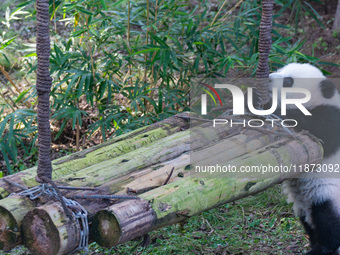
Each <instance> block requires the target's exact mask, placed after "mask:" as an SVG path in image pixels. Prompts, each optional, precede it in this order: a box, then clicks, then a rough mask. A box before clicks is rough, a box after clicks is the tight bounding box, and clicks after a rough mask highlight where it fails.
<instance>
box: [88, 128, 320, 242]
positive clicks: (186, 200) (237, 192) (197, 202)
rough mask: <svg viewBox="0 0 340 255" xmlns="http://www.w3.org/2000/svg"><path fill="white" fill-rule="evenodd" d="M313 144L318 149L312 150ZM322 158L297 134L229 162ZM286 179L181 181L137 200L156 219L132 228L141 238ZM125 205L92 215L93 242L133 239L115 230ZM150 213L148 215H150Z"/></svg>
mask: <svg viewBox="0 0 340 255" xmlns="http://www.w3.org/2000/svg"><path fill="white" fill-rule="evenodd" d="M316 143H318V144H319V146H315V144H316ZM321 155H322V149H321V146H320V143H319V142H318V141H316V140H315V139H314V138H311V137H310V136H307V135H304V134H298V135H296V140H291V139H290V140H289V141H287V140H286V141H285V142H284V143H283V144H280V146H278V143H273V144H272V146H266V147H264V148H262V150H260V151H257V153H252V152H250V153H247V154H245V155H243V156H239V157H236V158H234V159H233V160H232V161H231V162H232V164H233V165H235V166H241V165H243V166H246V165H248V166H252V165H254V162H260V163H261V164H263V165H266V164H267V165H272V166H277V165H290V164H293V165H300V164H305V163H306V162H309V163H320V162H321V160H322V156H321ZM212 162H213V161H212ZM293 175H296V173H293ZM289 176H290V177H292V173H288V174H279V175H276V176H274V177H271V178H270V179H269V180H268V176H266V175H261V174H260V175H257V176H251V177H246V176H243V177H242V178H232V177H231V176H229V178H222V177H221V178H212V177H210V178H202V177H201V176H198V175H194V176H193V177H188V178H183V179H181V180H178V181H176V182H174V183H171V184H168V185H165V186H162V187H159V188H156V189H153V190H151V191H148V192H146V193H143V194H141V195H139V197H140V198H143V199H145V200H147V201H149V204H150V207H151V208H152V210H153V211H154V212H155V217H154V219H153V220H150V219H148V222H151V221H152V222H153V224H152V226H150V228H149V229H145V228H142V227H143V226H144V225H143V224H144V223H145V221H144V220H139V221H137V222H134V223H135V224H136V225H135V228H140V229H143V231H141V232H139V235H140V236H141V235H144V234H146V233H147V232H149V231H151V230H154V229H158V228H161V227H164V226H167V225H171V224H174V223H177V222H180V221H182V220H185V219H187V218H188V217H191V216H194V215H196V214H198V213H201V212H203V211H206V210H209V209H211V208H214V207H216V206H219V205H222V204H224V203H228V202H231V201H235V200H237V199H240V198H243V197H245V196H249V195H253V194H256V193H258V192H260V191H262V190H264V189H266V188H268V187H271V186H273V185H274V184H277V183H279V182H281V181H283V180H284V179H285V178H287V177H289ZM226 177H228V176H226ZM128 203H131V202H130V201H125V202H124V205H120V203H119V204H114V205H112V206H110V207H108V208H107V209H105V210H103V211H99V212H98V213H97V214H96V215H95V217H94V219H93V223H92V226H91V228H92V229H93V230H92V233H94V235H93V239H94V240H95V241H96V242H97V243H99V244H100V245H102V246H106V247H112V246H114V245H117V244H119V243H120V242H121V241H127V237H134V236H135V233H133V232H132V231H131V230H130V229H125V228H124V227H123V225H122V226H120V225H119V226H117V224H119V223H120V221H121V220H122V219H121V216H120V215H118V214H117V213H116V212H117V211H118V210H119V208H120V207H121V206H124V208H125V207H128ZM152 210H151V209H150V210H149V211H151V212H152ZM151 214H152V213H151ZM151 214H150V215H151ZM152 215H153V214H152ZM108 221H109V222H108ZM138 224H140V225H138ZM103 226H105V227H103ZM108 226H115V229H118V230H119V231H114V232H112V231H111V232H110V231H107V229H108Z"/></svg>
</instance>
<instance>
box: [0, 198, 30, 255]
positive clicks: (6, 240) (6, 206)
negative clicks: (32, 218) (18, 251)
mask: <svg viewBox="0 0 340 255" xmlns="http://www.w3.org/2000/svg"><path fill="white" fill-rule="evenodd" d="M34 206H35V203H34V202H32V201H31V200H29V199H27V198H24V197H21V196H17V195H14V196H10V197H7V198H5V199H3V200H0V250H5V251H8V250H11V249H12V248H14V247H15V246H16V245H18V244H20V242H21V234H20V226H21V222H22V220H23V218H24V216H25V215H26V213H27V212H29V211H30V210H32V209H33V208H34Z"/></svg>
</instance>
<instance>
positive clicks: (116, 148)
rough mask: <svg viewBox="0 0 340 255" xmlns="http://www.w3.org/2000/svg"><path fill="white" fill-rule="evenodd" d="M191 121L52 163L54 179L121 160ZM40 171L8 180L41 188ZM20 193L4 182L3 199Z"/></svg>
mask: <svg viewBox="0 0 340 255" xmlns="http://www.w3.org/2000/svg"><path fill="white" fill-rule="evenodd" d="M188 117H189V114H188V113H182V114H178V115H175V116H173V117H170V118H168V119H166V120H163V121H160V122H157V123H155V124H152V125H150V126H147V127H143V128H140V129H137V130H135V131H132V132H129V133H127V134H124V135H122V136H119V137H116V138H113V139H111V140H109V141H107V142H104V143H103V144H100V145H97V146H94V147H91V148H89V149H86V150H83V151H80V152H77V153H74V154H71V155H68V156H65V157H62V158H60V159H56V160H54V161H53V162H52V167H53V179H54V180H58V179H60V178H61V177H63V176H65V175H67V174H70V173H72V172H77V171H79V170H81V169H84V168H86V167H89V166H92V165H95V164H98V163H99V164H100V163H101V162H104V161H106V160H108V159H112V158H116V157H119V156H121V155H123V154H126V153H129V152H131V151H134V150H136V149H138V148H140V147H143V146H146V145H147V144H150V143H153V142H154V141H158V140H160V139H162V138H164V137H167V136H169V135H171V134H174V133H176V132H179V131H182V130H185V129H188V128H189V122H188V120H186V118H188ZM36 170H37V168H36V167H33V168H30V169H28V170H25V171H22V172H19V173H17V174H14V175H11V176H7V177H5V178H6V179H8V180H10V181H13V182H16V183H19V184H21V185H26V186H35V185H38V184H37V182H36V181H35V176H36ZM17 191H19V189H18V188H16V187H13V186H11V185H9V184H8V183H6V182H4V181H3V180H1V179H0V198H3V197H7V196H8V195H9V194H10V193H12V192H17Z"/></svg>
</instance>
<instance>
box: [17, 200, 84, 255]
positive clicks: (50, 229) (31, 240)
mask: <svg viewBox="0 0 340 255" xmlns="http://www.w3.org/2000/svg"><path fill="white" fill-rule="evenodd" d="M21 229H22V235H23V243H24V244H25V246H26V247H27V248H28V249H29V250H30V251H31V252H32V253H33V254H39V255H59V254H67V253H69V252H71V251H73V250H75V249H76V248H77V246H78V244H79V240H80V233H79V224H78V223H77V222H76V221H71V220H69V219H68V218H67V216H66V215H65V213H64V211H63V209H62V207H61V205H60V204H59V203H53V204H50V205H45V206H41V207H38V208H36V209H34V210H32V211H30V212H28V213H27V214H26V216H25V218H24V220H23V223H22V225H21Z"/></svg>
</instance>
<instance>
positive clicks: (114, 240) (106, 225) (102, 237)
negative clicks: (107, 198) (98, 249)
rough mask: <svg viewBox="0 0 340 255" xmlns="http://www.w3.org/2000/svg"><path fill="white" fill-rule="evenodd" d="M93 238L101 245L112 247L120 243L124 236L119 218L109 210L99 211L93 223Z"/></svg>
mask: <svg viewBox="0 0 340 255" xmlns="http://www.w3.org/2000/svg"><path fill="white" fill-rule="evenodd" d="M92 225H93V226H96V227H93V228H91V229H92V230H93V232H92V233H91V237H92V238H93V239H94V240H96V241H97V243H98V244H99V245H103V246H106V247H112V246H114V245H116V244H118V243H119V239H120V236H121V234H122V232H121V229H120V227H119V222H118V220H117V218H116V217H115V216H114V215H113V214H112V213H111V212H110V211H108V210H103V211H99V212H98V213H97V214H96V217H95V218H94V220H93V222H92Z"/></svg>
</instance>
